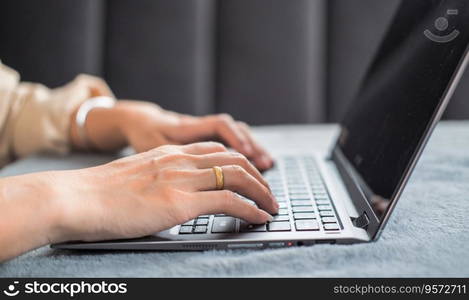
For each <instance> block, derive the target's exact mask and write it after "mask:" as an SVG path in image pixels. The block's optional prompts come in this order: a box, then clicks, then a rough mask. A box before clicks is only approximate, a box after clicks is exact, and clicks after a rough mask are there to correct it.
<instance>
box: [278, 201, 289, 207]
mask: <svg viewBox="0 0 469 300" xmlns="http://www.w3.org/2000/svg"><path fill="white" fill-rule="evenodd" d="M278 206H279V208H281V209H282V208H288V205H287V203H286V202H279V203H278Z"/></svg>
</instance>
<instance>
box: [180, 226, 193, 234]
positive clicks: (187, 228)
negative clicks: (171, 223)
mask: <svg viewBox="0 0 469 300" xmlns="http://www.w3.org/2000/svg"><path fill="white" fill-rule="evenodd" d="M179 233H180V234H187V233H192V226H181V228H179Z"/></svg>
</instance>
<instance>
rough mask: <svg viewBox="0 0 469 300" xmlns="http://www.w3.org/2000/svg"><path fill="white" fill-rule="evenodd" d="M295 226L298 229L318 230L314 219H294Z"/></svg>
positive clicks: (317, 224)
mask: <svg viewBox="0 0 469 300" xmlns="http://www.w3.org/2000/svg"><path fill="white" fill-rule="evenodd" d="M295 227H296V230H298V231H312V230H319V223H318V222H317V221H316V220H298V221H295Z"/></svg>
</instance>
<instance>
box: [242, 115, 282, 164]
mask: <svg viewBox="0 0 469 300" xmlns="http://www.w3.org/2000/svg"><path fill="white" fill-rule="evenodd" d="M237 125H238V127H239V128H240V130H241V131H242V132H243V133H244V135H245V136H246V138H247V140H248V141H249V143H250V145H251V147H252V149H253V155H252V156H251V157H250V158H251V159H252V160H253V161H254V163H255V164H256V166H258V167H260V168H261V169H269V168H271V167H272V165H273V162H274V161H273V159H272V157H271V156H270V154H269V153H268V152H267V151H266V150H265V149H264V148H263V147H262V146H261V145H259V143H258V142H257V141H256V140H255V139H254V136H253V135H252V133H251V130H250V128H249V126H248V125H247V124H246V123H244V122H237Z"/></svg>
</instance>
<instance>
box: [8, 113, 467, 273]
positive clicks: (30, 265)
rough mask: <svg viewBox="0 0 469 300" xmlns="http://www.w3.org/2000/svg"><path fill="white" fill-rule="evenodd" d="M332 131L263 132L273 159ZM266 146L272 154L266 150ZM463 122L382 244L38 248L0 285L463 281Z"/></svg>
mask: <svg viewBox="0 0 469 300" xmlns="http://www.w3.org/2000/svg"><path fill="white" fill-rule="evenodd" d="M335 131H336V127H334V126H277V127H262V128H258V129H257V130H256V134H257V135H258V137H259V138H260V139H262V141H263V142H264V143H265V144H266V145H267V147H270V149H272V150H273V151H274V152H276V151H279V150H282V149H281V148H280V147H289V149H292V150H295V149H298V147H300V145H301V146H302V150H304V151H306V150H307V149H308V148H305V147H304V145H305V142H306V144H307V145H309V146H308V147H311V149H319V148H322V149H324V147H327V146H328V145H330V143H331V141H332V139H333V136H334V133H335ZM274 145H275V146H274ZM110 159H112V157H106V156H90V155H88V156H86V155H72V156H71V157H67V158H57V157H32V158H29V159H26V160H23V161H19V162H17V163H15V164H12V165H10V166H8V167H7V168H4V169H3V170H2V171H1V172H0V175H1V176H8V175H13V174H21V173H26V172H32V171H39V170H46V169H70V168H78V167H84V166H90V165H94V164H97V163H102V162H105V161H108V160H110ZM468 214H469V122H444V123H441V124H440V125H439V126H438V128H437V129H436V131H435V133H434V135H433V137H432V139H431V141H430V143H429V145H428V147H427V148H426V150H425V152H424V155H423V157H422V158H421V160H420V162H419V164H418V167H417V169H416V170H415V172H414V174H413V176H412V179H411V181H410V183H409V184H408V186H407V188H406V189H405V192H404V194H403V196H402V198H401V199H400V201H399V203H398V205H397V208H396V209H395V211H394V214H393V215H392V217H391V220H390V222H389V224H388V226H387V227H386V229H385V230H384V232H383V235H382V237H381V238H380V239H379V240H378V241H376V242H373V243H365V244H355V245H316V246H310V247H295V248H288V249H273V250H251V251H249V250H232V251H205V252H115V251H104V252H91V251H87V252H80V251H64V250H52V249H50V248H49V247H43V248H40V249H37V250H35V251H32V252H29V253H27V254H24V255H22V256H20V257H18V258H16V259H13V260H11V261H8V262H6V263H3V264H1V265H0V276H1V277H13V276H14V277H16V276H18V277H23V276H25V277H28V276H52V277H61V276H72V277H73V276H91V277H93V276H98V277H119V276H128V277H161V276H164V277H173V276H176V277H188V276H203V277H232V276H236V277H238V276H243V277H244V276H251V277H257V276H269V277H280V276H282V277H283V276H294V277H296V276H314V277H348V276H360V277H367V276H377V277H385V276H399V277H400V276H404V277H405V276H435V277H436V276H465V277H467V276H469V216H468Z"/></svg>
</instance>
